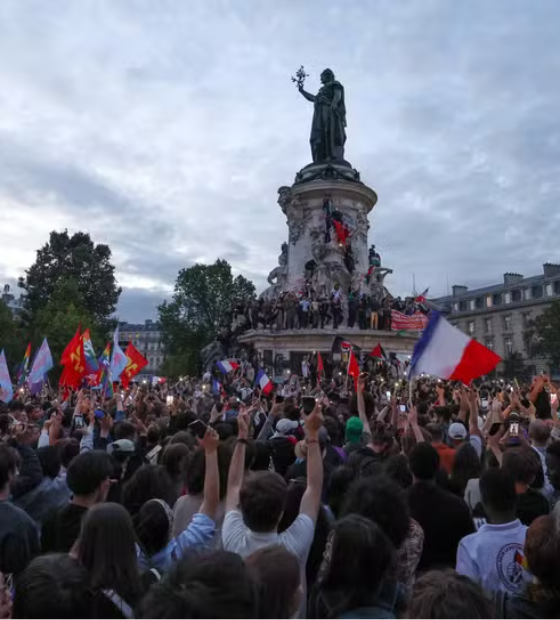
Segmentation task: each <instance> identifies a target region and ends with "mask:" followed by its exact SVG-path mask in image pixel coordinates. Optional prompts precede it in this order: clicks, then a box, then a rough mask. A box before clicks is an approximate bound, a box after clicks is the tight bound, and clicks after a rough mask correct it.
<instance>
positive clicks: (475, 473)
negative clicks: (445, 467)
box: [451, 443, 481, 490]
mask: <svg viewBox="0 0 560 620" xmlns="http://www.w3.org/2000/svg"><path fill="white" fill-rule="evenodd" d="M480 470H481V464H480V459H479V458H478V454H477V453H476V450H475V449H474V447H473V446H472V445H471V444H470V443H464V444H462V445H461V446H460V447H459V449H458V450H457V452H456V453H455V458H454V459H453V466H452V467H451V478H452V479H453V480H454V481H455V482H456V483H457V484H459V485H460V486H461V487H462V489H463V490H464V489H465V487H466V486H467V482H468V481H469V480H470V479H471V478H479V477H480Z"/></svg>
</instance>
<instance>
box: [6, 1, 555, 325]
mask: <svg viewBox="0 0 560 620" xmlns="http://www.w3.org/2000/svg"><path fill="white" fill-rule="evenodd" d="M559 24H560V2H558V1H557V0H548V1H547V0H492V1H487V0H478V1H477V0H470V1H469V2H455V1H454V0H446V1H445V0H441V1H440V0H415V1H406V0H398V1H395V0H385V1H383V0H369V1H365V0H364V1H358V0H352V2H341V1H340V0H313V1H310V0H307V1H306V2H302V1H301V0H283V1H282V2H277V1H275V0H242V1H238V2H234V1H230V2H226V1H220V0H189V1H188V2H187V1H183V2H182V1H180V0H169V1H168V0H136V1H134V0H122V1H117V0H105V1H103V0H97V1H91V2H90V1H88V0H79V1H74V0H67V1H63V0H55V1H53V2H45V1H44V0H36V1H32V0H12V1H10V0H2V1H1V2H0V222H1V224H0V283H3V282H8V281H13V280H14V279H16V278H17V277H18V276H19V275H21V274H22V273H23V271H24V269H25V268H26V267H28V266H29V265H30V264H31V263H32V262H33V260H34V258H35V252H36V250H37V249H38V248H39V247H40V246H41V245H43V244H44V243H45V241H46V240H47V238H48V233H49V231H50V230H52V229H57V230H61V229H64V228H68V229H69V230H70V231H76V230H80V229H81V230H87V231H89V232H90V233H91V235H92V237H93V239H94V240H95V241H96V242H103V243H108V244H109V245H110V246H111V248H112V250H113V256H114V262H115V264H116V267H117V278H118V281H119V283H120V284H121V285H122V287H123V294H122V297H121V302H120V306H119V315H120V317H121V319H125V320H134V321H140V320H144V319H145V318H152V317H154V316H155V315H156V306H157V304H158V303H160V302H161V300H162V299H163V298H165V297H166V296H167V295H169V294H170V292H171V290H172V286H173V283H174V280H175V277H176V275H177V272H178V270H179V269H180V268H181V267H185V266H189V265H191V264H193V263H194V262H196V261H199V262H206V263H210V262H213V261H214V260H215V259H216V258H218V257H221V258H225V259H227V260H228V261H229V262H230V263H231V264H232V266H233V268H234V270H235V272H236V273H242V274H244V275H245V276H246V277H248V278H251V279H253V280H254V282H255V283H256V285H257V287H258V288H260V289H262V288H263V284H264V281H265V278H266V275H267V273H268V272H269V271H270V269H272V268H273V267H274V266H275V265H276V259H277V256H278V254H279V248H280V245H281V243H282V242H283V241H285V240H286V239H287V227H286V225H285V220H284V217H283V216H282V213H281V211H280V208H279V207H278V205H277V204H276V197H277V193H276V192H277V188H278V187H279V186H280V185H289V184H291V183H292V182H293V177H294V175H295V173H296V172H297V171H298V170H299V169H300V168H302V167H303V166H304V165H305V164H307V163H309V161H310V155H309V145H308V138H309V125H310V121H311V114H312V108H311V106H310V105H309V104H308V102H306V101H305V100H304V99H303V98H301V97H300V96H299V94H298V93H297V91H296V89H295V88H294V86H293V84H291V82H290V76H291V75H292V74H293V73H294V72H295V71H296V69H297V68H298V67H299V66H300V65H301V64H304V65H305V68H306V70H307V72H308V73H310V78H309V79H308V82H307V86H308V88H309V90H312V91H315V90H316V89H317V87H318V85H319V74H320V72H321V70H322V69H323V68H325V67H327V66H328V67H331V68H332V69H333V70H334V72H335V74H336V76H337V78H338V79H339V80H340V81H341V82H342V83H343V84H344V86H345V88H346V101H347V108H348V141H347V145H346V146H347V149H346V155H347V159H348V160H349V161H350V162H351V163H352V164H353V166H355V167H356V168H358V170H360V172H361V174H362V179H363V180H364V181H365V182H366V183H367V184H369V185H371V186H372V187H373V188H374V189H375V190H376V191H377V193H378V195H379V202H378V204H377V206H376V208H375V209H374V211H373V213H372V214H371V216H370V221H371V224H372V228H371V231H370V241H371V242H375V243H376V245H377V247H378V249H379V251H380V252H381V254H382V257H383V261H384V263H385V264H386V265H387V266H390V267H393V268H394V269H395V274H394V275H393V276H391V277H390V278H388V279H387V281H386V282H387V284H388V286H389V288H390V289H391V290H392V291H393V292H394V293H395V294H409V293H410V292H411V289H412V277H413V274H415V277H416V286H417V289H419V290H422V289H424V288H425V287H427V286H430V293H431V294H434V295H443V294H445V293H446V290H447V281H449V284H450V285H452V284H455V283H456V284H459V283H464V284H468V285H470V286H476V285H482V284H491V283H493V282H497V281H499V280H500V279H501V277H502V273H503V272H504V271H519V272H521V273H524V274H525V275H535V274H537V273H540V272H541V269H542V267H541V265H542V263H543V262H546V261H547V260H550V261H560V250H559V244H558V233H559V230H560V88H559V86H558V84H559V83H560V82H559V81H560V37H559V36H558V26H559Z"/></svg>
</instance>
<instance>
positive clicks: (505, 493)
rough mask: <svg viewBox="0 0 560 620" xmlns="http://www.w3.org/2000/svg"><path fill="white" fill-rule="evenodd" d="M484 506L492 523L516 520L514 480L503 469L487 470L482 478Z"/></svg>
mask: <svg viewBox="0 0 560 620" xmlns="http://www.w3.org/2000/svg"><path fill="white" fill-rule="evenodd" d="M480 495H481V498H482V505H483V506H484V511H485V512H486V514H487V516H488V519H489V521H490V522H491V523H507V522H508V521H513V520H514V519H515V508H516V503H517V496H516V493H515V483H514V481H513V478H512V477H511V476H510V475H509V474H507V473H506V472H505V471H503V470H502V469H497V468H495V467H494V468H491V469H487V470H486V471H485V472H484V473H483V474H482V476H481V477H480Z"/></svg>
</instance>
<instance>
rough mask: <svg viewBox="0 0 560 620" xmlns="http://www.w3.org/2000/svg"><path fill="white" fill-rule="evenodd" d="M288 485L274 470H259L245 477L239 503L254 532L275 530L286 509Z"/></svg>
mask: <svg viewBox="0 0 560 620" xmlns="http://www.w3.org/2000/svg"><path fill="white" fill-rule="evenodd" d="M286 492H287V485H286V482H285V481H284V479H283V478H282V477H281V476H279V475H278V474H277V473H275V472H272V471H258V472H254V473H252V474H250V475H248V476H246V477H245V480H244V481H243V486H242V487H241V492H240V494H239V504H240V507H241V513H242V514H243V521H244V523H245V525H246V526H247V527H248V528H249V529H250V530H252V531H253V532H258V533H264V532H272V531H274V530H275V529H276V528H277V526H278V523H279V521H280V518H281V517H282V512H283V510H284V502H285V500H286Z"/></svg>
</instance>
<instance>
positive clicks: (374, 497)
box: [341, 476, 410, 549]
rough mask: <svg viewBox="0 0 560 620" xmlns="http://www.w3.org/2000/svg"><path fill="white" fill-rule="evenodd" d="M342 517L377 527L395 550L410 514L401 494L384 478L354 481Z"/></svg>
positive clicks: (407, 526) (408, 524)
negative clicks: (361, 520)
mask: <svg viewBox="0 0 560 620" xmlns="http://www.w3.org/2000/svg"><path fill="white" fill-rule="evenodd" d="M341 514H342V516H345V515H351V514H357V515H360V516H362V517H364V518H366V519H369V520H370V521H372V522H373V523H376V524H377V525H379V527H380V528H381V529H382V530H383V532H384V533H385V534H386V535H387V537H388V538H389V540H390V541H391V542H392V543H393V545H394V547H395V549H398V548H399V547H400V546H401V545H402V543H403V541H404V539H405V538H406V535H407V532H408V528H409V526H410V513H409V510H408V503H407V501H406V498H405V496H404V492H403V491H402V489H401V488H400V487H399V486H398V485H397V483H396V482H394V481H393V480H391V479H390V478H388V477H385V476H376V477H366V478H361V479H358V480H356V482H354V483H353V484H352V485H351V487H350V488H349V490H348V492H347V494H346V498H345V501H344V503H343V505H342V512H341Z"/></svg>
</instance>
